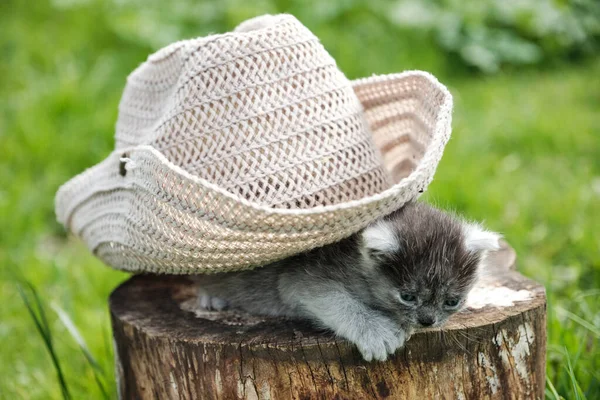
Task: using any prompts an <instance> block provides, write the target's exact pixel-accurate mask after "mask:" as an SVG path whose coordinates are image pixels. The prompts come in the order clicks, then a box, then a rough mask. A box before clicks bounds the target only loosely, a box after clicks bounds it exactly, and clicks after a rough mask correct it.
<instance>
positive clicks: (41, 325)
mask: <svg viewBox="0 0 600 400" xmlns="http://www.w3.org/2000/svg"><path fill="white" fill-rule="evenodd" d="M23 284H25V285H26V286H27V287H28V289H29V291H30V292H31V293H32V295H33V299H34V300H33V301H32V300H31V298H30V297H29V296H28V295H27V293H25V290H24V289H23V285H22V284H21V283H17V290H18V292H19V295H20V296H21V299H22V300H23V303H25V307H26V308H27V311H28V312H29V315H30V316H31V319H33V322H34V324H35V327H36V329H37V331H38V333H39V334H40V336H41V337H42V340H43V341H44V345H45V346H46V350H48V353H49V354H50V358H51V359H52V364H53V365H54V369H55V370H56V375H57V377H58V383H59V385H60V390H61V392H62V396H63V399H65V400H70V399H71V394H70V393H69V388H68V386H67V381H66V380H65V376H64V373H63V370H62V368H61V366H60V362H59V361H58V357H57V355H56V351H55V350H54V344H53V342H52V332H51V330H50V325H49V324H48V319H47V318H46V314H45V312H44V308H43V307H42V302H41V300H40V298H39V296H38V294H37V290H36V289H35V287H34V286H33V285H32V284H31V283H29V282H28V281H23Z"/></svg>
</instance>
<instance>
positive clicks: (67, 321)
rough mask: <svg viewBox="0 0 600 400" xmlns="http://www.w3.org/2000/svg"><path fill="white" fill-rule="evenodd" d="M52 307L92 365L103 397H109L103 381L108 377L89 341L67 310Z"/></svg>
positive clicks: (55, 305) (53, 305) (55, 306)
mask: <svg viewBox="0 0 600 400" xmlns="http://www.w3.org/2000/svg"><path fill="white" fill-rule="evenodd" d="M51 307H52V309H53V310H54V311H55V312H56V314H57V315H58V318H59V319H60V321H61V322H62V324H63V325H64V327H65V328H67V331H68V332H69V333H70V334H71V337H73V339H74V340H75V342H77V344H78V345H79V349H80V350H81V352H82V353H83V356H84V357H85V359H86V361H87V362H88V364H89V365H90V367H92V372H93V374H94V380H95V381H96V385H97V386H98V389H99V390H100V393H102V397H103V398H104V399H109V398H110V397H109V395H108V392H107V391H106V387H105V385H104V383H103V381H104V380H105V379H106V375H105V374H104V370H103V369H102V367H101V366H100V364H99V363H98V361H97V360H96V358H95V357H94V356H93V355H92V353H91V351H90V350H89V348H88V346H87V343H86V342H85V339H84V338H83V336H82V335H81V333H80V332H79V329H77V327H76V326H75V324H74V323H73V320H72V319H71V318H70V317H69V315H68V314H67V313H66V311H64V310H63V309H62V308H60V307H59V306H58V305H57V304H52V305H51Z"/></svg>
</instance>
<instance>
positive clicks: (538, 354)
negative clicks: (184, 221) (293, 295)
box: [110, 244, 546, 400]
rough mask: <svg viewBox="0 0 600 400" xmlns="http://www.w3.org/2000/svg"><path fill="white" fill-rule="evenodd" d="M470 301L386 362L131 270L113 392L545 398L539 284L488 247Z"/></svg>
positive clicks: (120, 312)
mask: <svg viewBox="0 0 600 400" xmlns="http://www.w3.org/2000/svg"><path fill="white" fill-rule="evenodd" d="M489 264H490V265H489V267H488V271H489V273H488V274H487V275H488V276H486V277H485V278H484V280H483V281H482V282H481V284H480V285H479V286H478V287H476V288H475V289H474V290H473V292H472V293H471V295H470V296H469V300H468V303H467V304H468V306H467V308H466V309H465V310H463V311H462V312H460V313H458V314H456V315H455V316H454V317H453V318H452V319H451V320H450V321H449V322H448V323H447V324H446V325H445V326H444V327H443V328H442V329H423V330H420V331H417V332H416V333H415V334H414V335H413V337H412V338H411V339H410V340H409V341H408V342H407V344H406V346H405V347H404V348H403V349H401V350H399V351H398V352H397V353H396V354H395V355H394V356H392V357H391V358H390V359H388V361H385V362H372V363H367V362H365V361H363V360H362V358H361V356H360V354H359V353H358V351H357V350H356V348H355V347H354V346H353V345H351V344H350V343H348V342H346V341H344V340H341V339H338V338H335V337H334V336H333V335H332V334H330V333H329V332H326V331H319V330H316V329H314V328H311V327H310V326H308V325H307V324H305V323H303V322H300V321H289V320H284V319H276V318H275V319H274V318H263V317H252V316H248V315H242V314H240V313H236V312H221V313H218V312H200V311H197V310H196V311H194V306H193V303H194V295H195V288H194V286H193V283H192V282H191V281H190V280H189V279H187V278H186V277H185V276H149V275H146V276H135V277H133V278H131V279H129V280H128V281H127V282H125V283H124V284H122V285H121V286H119V287H118V288H117V289H116V290H115V291H114V292H113V293H112V295H111V296H110V310H111V316H112V324H113V331H114V340H115V357H116V367H117V379H118V382H117V383H118V388H119V391H120V395H121V398H122V399H303V400H304V399H413V398H416V399H437V398H442V399H484V398H491V399H497V398H498V399H499V398H502V399H524V398H539V399H541V398H543V397H544V387H545V353H546V297H545V292H544V288H543V287H542V286H541V285H539V284H537V283H535V282H533V281H531V280H529V279H527V278H525V277H523V276H522V275H520V274H519V273H518V272H516V271H515V270H514V266H515V253H514V251H513V250H512V249H511V248H510V247H509V246H508V245H506V244H504V245H503V248H502V249H501V250H500V251H498V252H496V253H494V254H492V255H491V257H490V261H489Z"/></svg>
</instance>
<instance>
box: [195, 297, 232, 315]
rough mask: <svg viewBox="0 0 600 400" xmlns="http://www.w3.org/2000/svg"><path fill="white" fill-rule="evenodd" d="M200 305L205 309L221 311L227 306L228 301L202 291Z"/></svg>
mask: <svg viewBox="0 0 600 400" xmlns="http://www.w3.org/2000/svg"><path fill="white" fill-rule="evenodd" d="M198 306H199V307H200V308H202V309H204V310H214V311H221V310H224V309H226V308H227V306H228V303H227V300H224V299H221V298H218V297H213V296H210V295H208V294H204V293H202V294H199V295H198Z"/></svg>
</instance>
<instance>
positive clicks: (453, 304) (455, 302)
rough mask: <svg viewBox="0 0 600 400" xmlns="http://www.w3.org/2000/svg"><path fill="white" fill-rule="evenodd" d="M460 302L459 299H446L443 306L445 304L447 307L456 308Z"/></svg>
mask: <svg viewBox="0 0 600 400" xmlns="http://www.w3.org/2000/svg"><path fill="white" fill-rule="evenodd" d="M459 304H460V300H459V299H448V300H446V301H445V302H444V306H446V307H447V308H450V309H452V308H457V307H458V305H459Z"/></svg>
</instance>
